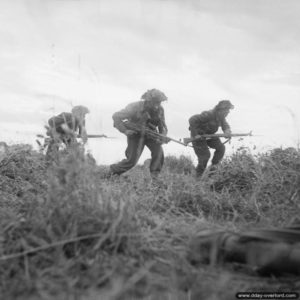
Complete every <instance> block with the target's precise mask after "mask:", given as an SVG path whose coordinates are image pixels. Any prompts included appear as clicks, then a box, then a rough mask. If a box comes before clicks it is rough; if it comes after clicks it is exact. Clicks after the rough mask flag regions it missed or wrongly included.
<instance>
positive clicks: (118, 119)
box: [112, 101, 168, 135]
mask: <svg viewBox="0 0 300 300" xmlns="http://www.w3.org/2000/svg"><path fill="white" fill-rule="evenodd" d="M112 118H113V121H114V127H116V128H117V129H118V130H119V131H121V132H122V133H124V132H125V131H126V129H127V128H126V127H125V125H124V121H126V120H127V121H129V122H132V123H134V124H140V125H142V124H143V125H146V126H148V127H149V128H150V129H152V130H154V131H157V130H158V132H159V133H161V134H165V135H166V134H167V132H168V128H167V126H166V122H165V113H164V109H163V107H162V106H160V107H159V110H158V111H157V112H149V111H146V109H145V107H144V101H137V102H133V103H130V104H128V105H127V106H126V107H125V108H124V109H122V110H120V111H118V112H116V113H114V114H113V116H112ZM145 123H146V124H145Z"/></svg>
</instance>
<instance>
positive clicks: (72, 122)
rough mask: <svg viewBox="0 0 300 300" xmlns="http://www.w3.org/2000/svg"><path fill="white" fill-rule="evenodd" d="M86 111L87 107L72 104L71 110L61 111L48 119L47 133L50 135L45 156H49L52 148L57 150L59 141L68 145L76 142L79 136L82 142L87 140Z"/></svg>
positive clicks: (87, 111) (87, 110)
mask: <svg viewBox="0 0 300 300" xmlns="http://www.w3.org/2000/svg"><path fill="white" fill-rule="evenodd" d="M87 113H89V109H88V108H87V107H85V106H83V105H78V106H74V107H73V108H72V110H71V112H63V113H61V114H59V115H57V116H53V117H52V118H50V119H49V120H48V125H49V129H48V132H47V135H49V136H50V142H49V145H48V150H47V153H46V156H49V155H50V153H52V151H53V150H58V148H59V144H60V143H64V144H65V145H66V146H70V145H71V144H72V143H74V142H76V138H77V137H80V138H81V139H82V141H83V142H84V143H86V142H87V133H86V129H85V115H86V114H87Z"/></svg>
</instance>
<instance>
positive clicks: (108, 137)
mask: <svg viewBox="0 0 300 300" xmlns="http://www.w3.org/2000/svg"><path fill="white" fill-rule="evenodd" d="M87 137H88V138H89V139H90V138H106V139H114V137H111V136H107V135H106V134H88V135H87Z"/></svg>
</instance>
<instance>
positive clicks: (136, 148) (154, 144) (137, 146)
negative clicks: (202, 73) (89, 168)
mask: <svg viewBox="0 0 300 300" xmlns="http://www.w3.org/2000/svg"><path fill="white" fill-rule="evenodd" d="M166 100H167V97H166V95H165V94H164V93H163V92H161V91H159V90H157V89H151V90H148V91H147V92H146V93H144V94H143V95H142V96H141V101H137V102H133V103H130V104H129V105H128V106H127V107H126V108H125V109H123V110H120V111H118V112H116V113H115V114H114V115H113V117H112V118H113V121H114V127H116V128H117V129H118V130H119V131H120V132H122V133H124V134H125V135H126V136H127V149H126V151H125V155H126V158H125V159H123V160H122V161H120V162H119V163H116V164H113V165H111V166H110V174H116V175H120V174H122V173H124V172H126V171H128V170H129V169H131V168H132V167H133V166H135V165H136V163H137V162H138V160H139V158H140V156H141V154H142V152H143V149H144V147H145V146H146V147H147V148H149V150H150V151H151V163H150V173H151V175H152V177H156V175H158V173H159V172H160V170H161V168H162V166H163V163H164V152H163V148H162V145H161V142H158V141H156V140H154V139H153V138H150V137H148V136H146V135H143V134H141V133H137V132H136V131H134V130H130V129H128V128H126V126H125V123H124V121H129V122H131V123H133V124H137V125H138V126H146V127H147V128H148V129H151V130H153V131H155V132H158V133H160V134H163V135H166V134H167V126H166V123H165V115H164V109H163V107H162V105H161V103H162V102H163V101H166ZM165 142H167V140H166V141H165Z"/></svg>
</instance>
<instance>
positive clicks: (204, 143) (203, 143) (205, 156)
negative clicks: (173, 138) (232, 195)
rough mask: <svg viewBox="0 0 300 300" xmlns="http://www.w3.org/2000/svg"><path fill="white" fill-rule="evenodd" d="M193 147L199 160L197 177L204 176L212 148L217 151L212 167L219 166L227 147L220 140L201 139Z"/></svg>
mask: <svg viewBox="0 0 300 300" xmlns="http://www.w3.org/2000/svg"><path fill="white" fill-rule="evenodd" d="M193 147H194V151H195V154H196V155H197V158H198V165H197V167H196V174H197V176H199V177H200V176H202V174H203V172H204V170H205V169H206V167H207V163H208V161H209V159H210V156H211V154H210V150H209V149H210V148H213V149H215V151H214V155H213V158H212V161H211V163H212V165H216V164H218V163H219V162H220V161H221V160H222V158H223V156H224V154H225V145H224V144H223V143H222V142H221V140H220V139H219V138H213V139H201V140H197V141H194V142H193Z"/></svg>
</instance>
